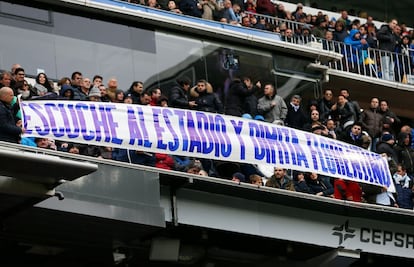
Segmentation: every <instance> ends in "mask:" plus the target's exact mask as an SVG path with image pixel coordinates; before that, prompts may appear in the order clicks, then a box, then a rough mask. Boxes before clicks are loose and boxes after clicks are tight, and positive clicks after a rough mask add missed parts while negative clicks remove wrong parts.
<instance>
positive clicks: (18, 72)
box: [10, 67, 25, 95]
mask: <svg viewBox="0 0 414 267" xmlns="http://www.w3.org/2000/svg"><path fill="white" fill-rule="evenodd" d="M12 74H13V75H14V76H13V79H12V80H11V83H10V86H11V88H12V89H13V91H14V95H17V94H16V93H17V87H21V86H22V84H23V82H24V79H25V72H24V69H23V68H22V67H18V68H15V69H14V72H12Z"/></svg>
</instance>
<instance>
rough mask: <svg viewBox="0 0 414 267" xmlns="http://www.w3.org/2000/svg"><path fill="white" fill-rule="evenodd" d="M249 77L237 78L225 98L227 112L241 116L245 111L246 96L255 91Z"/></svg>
mask: <svg viewBox="0 0 414 267" xmlns="http://www.w3.org/2000/svg"><path fill="white" fill-rule="evenodd" d="M251 85H252V82H251V80H250V78H249V77H243V78H242V79H239V78H235V79H234V80H233V81H232V82H231V84H230V89H229V92H228V93H227V95H226V98H225V114H227V115H233V116H238V117H241V116H242V114H244V113H245V106H244V103H245V102H246V97H247V96H249V95H252V94H254V93H255V91H256V90H255V87H254V86H251Z"/></svg>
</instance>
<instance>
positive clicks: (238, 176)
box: [231, 172, 247, 183]
mask: <svg viewBox="0 0 414 267" xmlns="http://www.w3.org/2000/svg"><path fill="white" fill-rule="evenodd" d="M231 180H232V181H234V182H236V183H247V180H246V176H245V175H244V174H243V173H241V172H235V173H233V175H232V178H231Z"/></svg>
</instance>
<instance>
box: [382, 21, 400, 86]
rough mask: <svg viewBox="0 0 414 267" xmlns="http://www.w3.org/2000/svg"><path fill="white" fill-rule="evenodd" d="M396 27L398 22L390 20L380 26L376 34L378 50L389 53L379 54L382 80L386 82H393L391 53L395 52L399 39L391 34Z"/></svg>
mask: <svg viewBox="0 0 414 267" xmlns="http://www.w3.org/2000/svg"><path fill="white" fill-rule="evenodd" d="M397 25H398V21H397V20H396V19H392V20H391V21H390V22H389V23H388V24H384V25H382V26H381V28H380V29H379V30H378V32H377V39H378V48H379V49H381V50H384V51H388V52H389V53H381V71H382V78H383V79H385V80H388V81H395V78H394V60H393V58H392V52H395V49H396V46H397V44H398V38H399V37H398V36H396V35H395V34H394V32H393V31H394V28H395V27H397Z"/></svg>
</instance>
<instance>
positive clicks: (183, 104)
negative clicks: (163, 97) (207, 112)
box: [168, 77, 197, 108]
mask: <svg viewBox="0 0 414 267" xmlns="http://www.w3.org/2000/svg"><path fill="white" fill-rule="evenodd" d="M176 82H177V85H175V86H174V87H173V88H171V91H170V97H169V98H168V100H169V103H170V106H171V107H174V108H194V107H195V106H196V105H197V104H196V103H195V101H188V91H189V89H190V86H191V80H190V78H188V77H182V78H178V79H177V80H176Z"/></svg>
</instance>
